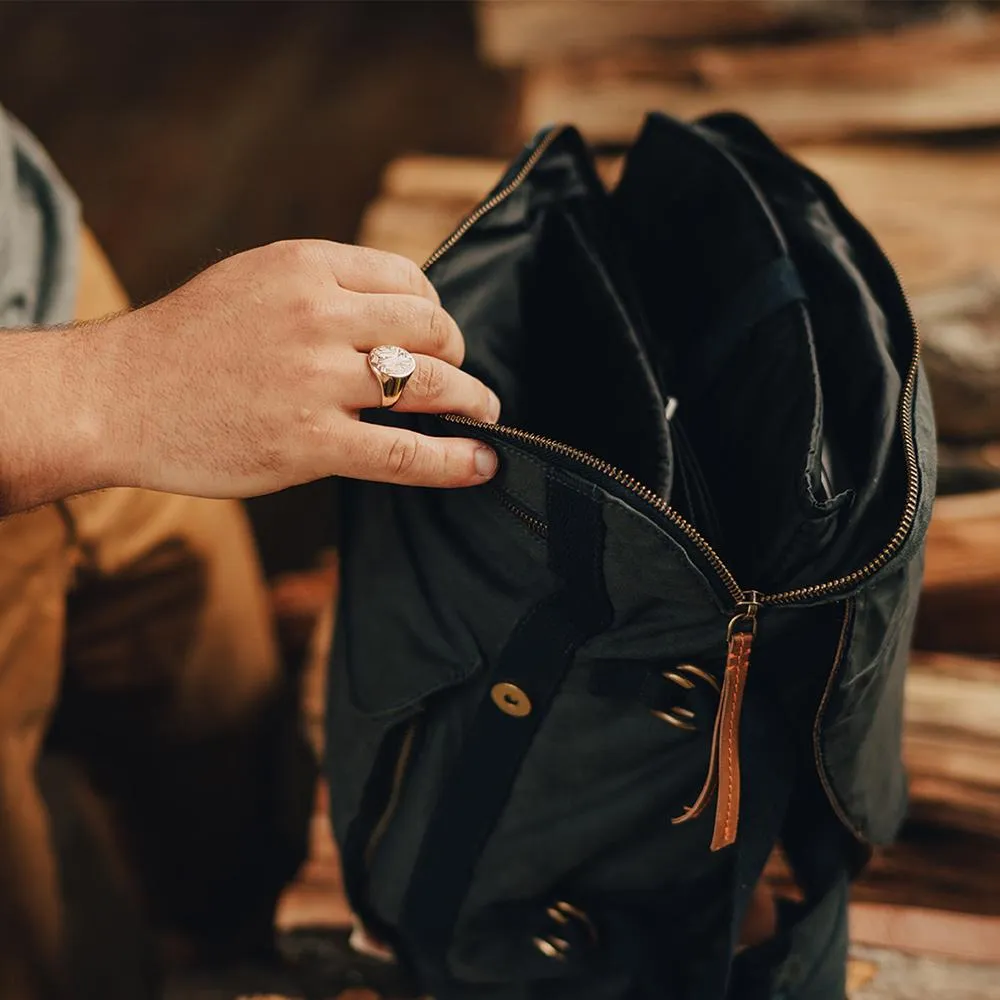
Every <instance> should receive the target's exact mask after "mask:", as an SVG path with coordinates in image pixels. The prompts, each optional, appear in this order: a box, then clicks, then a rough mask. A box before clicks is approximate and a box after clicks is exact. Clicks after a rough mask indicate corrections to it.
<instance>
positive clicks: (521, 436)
mask: <svg viewBox="0 0 1000 1000" xmlns="http://www.w3.org/2000/svg"><path fill="white" fill-rule="evenodd" d="M444 419H445V420H450V421H451V422H452V423H455V424H461V425H462V426H463V427H476V428H479V429H481V430H486V431H491V432H493V433H496V434H500V435H502V436H503V437H507V438H512V439H514V440H516V441H523V442H525V443H527V444H532V445H535V446H536V447H540V448H545V449H546V450H548V451H552V452H555V453H556V454H559V455H563V456H565V457H566V458H571V459H573V460H574V461H577V462H580V463H582V464H583V465H586V466H588V467H589V468H591V469H595V470H596V471H597V472H600V473H601V474H603V475H605V476H608V477H609V478H611V479H613V480H615V482H617V483H620V484H621V485H622V486H624V487H625V488H626V489H627V490H630V491H631V492H632V493H635V494H636V495H637V496H638V497H639V498H640V499H641V500H644V501H645V502H646V503H648V504H649V505H650V506H652V507H655V508H656V509H657V510H658V511H659V512H660V513H661V514H663V515H665V516H666V517H667V518H668V519H669V520H670V521H671V523H673V524H674V525H675V526H676V527H677V528H679V529H680V530H681V531H683V532H684V534H685V535H687V537H688V538H689V539H690V540H691V541H692V542H693V543H694V544H695V545H696V546H697V547H698V549H699V551H700V552H701V553H702V555H703V556H704V557H705V558H706V559H707V560H708V561H709V562H710V563H711V564H712V568H713V569H714V570H715V571H716V572H717V573H718V574H719V576H720V577H721V578H722V582H723V583H724V584H725V585H726V589H727V590H728V591H729V593H730V594H731V595H732V597H733V600H734V601H735V602H736V603H737V604H739V603H741V602H742V601H743V599H744V597H745V592H744V590H743V588H742V587H741V586H740V585H739V584H738V583H737V582H736V578H735V577H734V576H733V574H732V572H731V571H730V570H729V567H728V566H727V565H726V564H725V563H724V562H723V561H722V559H721V557H720V556H719V554H718V553H717V552H716V551H715V549H713V548H712V546H711V544H710V543H709V542H708V540H707V539H706V538H705V537H704V536H703V535H702V534H701V533H700V532H699V531H698V529H697V528H695V527H694V525H692V524H691V523H690V522H689V521H687V520H685V519H684V518H683V517H681V515H680V514H678V513H677V511H676V510H674V509H673V507H671V506H670V505H669V504H668V503H666V501H664V500H663V499H661V498H660V497H659V496H657V495H656V494H655V493H654V492H653V491H652V490H651V489H650V488H649V487H648V486H646V485H644V484H643V483H641V482H639V480H638V479H636V478H635V477H634V476H630V475H629V474H628V473H627V472H625V471H624V470H622V469H619V468H617V467H616V466H614V465H612V464H611V463H610V462H605V461H604V459H603V458H598V457H597V456H596V455H591V454H590V452H586V451H581V450H580V449H579V448H574V447H573V446H572V445H569V444H563V442H562V441H554V440H553V439H552V438H547V437H544V436H543V435H541V434H533V433H531V432H530V431H522V430H521V429H520V428H518V427H506V426H504V425H503V424H487V423H484V422H483V421H481V420H473V419H472V418H471V417H463V416H460V415H458V414H454V413H449V414H447V415H446V416H445V418H444ZM514 513H517V511H516V510H515V511H514Z"/></svg>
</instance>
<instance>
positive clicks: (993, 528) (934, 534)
mask: <svg viewBox="0 0 1000 1000" xmlns="http://www.w3.org/2000/svg"><path fill="white" fill-rule="evenodd" d="M998 609H1000V490H990V491H986V492H982V493H969V494H966V495H956V496H949V497H939V498H938V500H937V502H936V504H935V507H934V514H933V517H932V518H931V523H930V529H929V531H928V539H927V555H926V563H925V569H924V589H923V595H922V597H921V601H920V608H919V611H918V613H917V625H916V634H915V638H914V641H915V644H916V645H917V647H918V648H920V649H926V650H944V651H948V650H951V651H955V652H965V653H970V654H980V655H994V656H996V655H1000V614H998Z"/></svg>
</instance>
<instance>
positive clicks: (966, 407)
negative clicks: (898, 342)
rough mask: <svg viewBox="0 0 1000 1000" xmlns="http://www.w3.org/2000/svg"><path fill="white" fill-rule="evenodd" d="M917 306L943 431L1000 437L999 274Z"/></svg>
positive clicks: (944, 290) (948, 288)
mask: <svg viewBox="0 0 1000 1000" xmlns="http://www.w3.org/2000/svg"><path fill="white" fill-rule="evenodd" d="M997 221H1000V220H997ZM913 311H914V314H915V315H916V317H917V320H918V323H919V325H920V330H921V335H922V340H923V344H924V351H923V358H924V366H925V367H926V369H927V376H928V378H929V379H930V382H931V385H932V387H933V389H934V408H935V411H936V413H937V416H938V424H939V428H938V429H939V433H940V434H941V436H942V437H945V438H952V439H954V438H963V439H972V440H977V439H978V440H982V439H984V438H1000V275H998V274H996V273H984V274H981V275H974V276H970V277H969V278H967V279H966V280H965V281H962V282H959V283H957V284H954V285H949V286H946V287H944V288H941V289H939V290H937V291H935V292H928V293H925V294H924V295H922V296H920V297H918V298H916V299H914V302H913Z"/></svg>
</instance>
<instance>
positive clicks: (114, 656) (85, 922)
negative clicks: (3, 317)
mask: <svg viewBox="0 0 1000 1000" xmlns="http://www.w3.org/2000/svg"><path fill="white" fill-rule="evenodd" d="M123 302H124V297H123V296H122V294H121V292H120V289H119V288H118V286H117V283H116V282H115V281H114V279H113V277H112V275H111V273H110V270H109V269H108V268H107V265H106V262H105V261H104V259H103V256H102V255H101V254H100V252H99V251H98V250H97V248H96V245H94V244H93V242H92V241H91V240H90V239H89V237H88V238H87V240H86V241H85V247H84V280H83V283H82V288H81V297H80V308H79V314H80V318H90V317H93V316H96V315H101V314H104V313H107V312H110V311H113V310H115V309H117V308H120V307H121V306H122V304H123ZM296 714H297V713H296V702H295V699H294V697H292V696H291V695H290V692H289V691H288V685H287V684H286V682H285V680H284V677H283V674H282V671H281V668H280V665H279V661H278V656H277V652H276V647H275V641H274V638H273V635H272V629H271V624H270V621H269V609H268V605H267V602H266V594H265V590H264V586H263V581H262V577H261V571H260V568H259V565H258V563H257V559H256V556H255V553H254V549H253V542H252V538H251V535H250V532H249V528H248V525H247V522H246V519H245V517H244V515H243V512H242V510H241V508H240V506H239V505H238V504H235V503H230V502H224V501H207V500H198V499H191V498H186V497H176V496H168V495H165V494H154V493H148V492H144V491H141V490H109V491H106V492H102V493H96V494H91V495H86V496H82V497H78V498H74V499H70V500H68V501H66V502H65V503H61V504H56V505H51V506H48V507H44V508H40V509H38V510H34V511H30V512H27V513H23V514H17V515H14V516H10V517H7V518H5V519H2V520H0V998H3V1000H22V998H24V1000H28V998H30V1000H37V998H40V997H45V998H48V997H50V996H58V995H62V992H61V991H64V990H66V987H67V986H69V987H70V988H69V990H68V994H69V995H72V996H82V995H84V994H86V993H87V990H86V989H85V986H84V984H82V983H81V982H79V981H78V980H79V976H80V975H81V974H80V973H79V972H78V971H74V969H75V968H81V967H83V966H84V965H87V964H88V963H89V965H91V966H96V965H99V964H100V963H99V962H96V963H95V958H94V954H93V949H92V947H91V944H92V943H93V942H94V940H95V935H94V928H93V923H94V921H95V920H98V919H99V916H98V915H97V910H98V909H99V908H100V904H99V903H98V902H96V901H93V900H89V899H88V898H79V897H80V896H81V894H82V895H83V897H86V896H87V894H88V893H89V892H90V891H91V889H92V887H93V884H99V883H100V878H101V877H103V876H97V875H93V873H92V872H91V871H90V870H89V866H90V865H93V866H94V872H98V871H101V872H105V874H106V876H107V879H108V880H111V881H115V885H116V891H120V892H124V893H125V894H126V896H127V897H128V899H129V905H130V906H131V905H134V906H135V907H137V910H136V912H137V913H141V915H142V919H144V920H148V921H149V922H150V925H151V926H152V927H155V929H156V931H157V932H158V933H159V938H158V940H160V941H163V940H173V941H175V942H183V943H184V945H185V947H193V948H195V949H196V950H197V949H198V948H201V949H203V950H207V951H209V952H213V951H214V952H215V953H219V954H221V953H223V952H225V951H226V949H227V948H235V947H237V946H238V944H237V943H238V942H240V941H245V940H246V939H247V938H248V937H251V936H254V935H256V936H258V937H259V936H261V935H263V934H266V930H267V928H268V927H269V925H270V920H271V915H272V911H273V907H274V904H275V900H276V898H277V895H278V893H279V892H280V889H281V888H282V886H283V885H284V884H285V883H286V882H287V881H288V880H289V879H290V878H291V877H292V875H293V874H294V871H295V868H296V867H297V865H298V863H299V862H300V861H301V860H302V856H303V853H304V850H305V829H306V824H307V821H308V813H309V797H310V794H311V774H310V761H309V758H308V756H307V753H306V751H305V750H304V743H302V741H301V738H300V736H299V731H298V727H297V719H296ZM48 759H51V760H57V761H58V760H63V761H67V762H70V765H71V767H70V771H69V772H65V771H63V772H59V771H58V770H57V771H56V774H57V781H56V787H57V789H58V788H59V787H62V786H60V781H62V779H60V778H58V775H59V774H60V773H63V774H65V773H68V774H71V775H73V777H72V778H71V784H72V785H73V788H72V789H71V790H70V792H69V797H68V799H67V798H66V795H65V788H64V787H63V790H62V791H60V792H59V793H58V795H56V796H55V797H54V798H50V799H47V798H46V794H45V789H46V785H45V782H44V781H42V782H41V783H40V782H39V774H40V760H41V761H42V762H43V763H42V773H44V767H45V764H44V761H46V760H48ZM63 785H65V782H63ZM67 802H68V803H69V805H67ZM53 803H55V804H53ZM78 828H83V829H84V830H85V831H86V836H85V837H84V842H85V843H86V844H91V845H94V850H95V852H96V853H88V852H89V848H88V849H86V850H85V851H84V853H83V854H82V855H81V854H80V853H79V851H78V850H77V849H76V848H74V847H72V845H73V844H77V843H79V842H80V838H79V837H78V836H77V835H76V834H75V833H74V831H76V830H77V829H78ZM65 843H69V844H70V845H71V847H70V850H77V853H76V854H74V855H73V856H72V857H61V856H60V854H61V853H63V854H64V853H65V851H63V850H62V849H61V848H60V846H59V845H60V844H65ZM98 853H99V854H100V855H101V857H100V858H98V856H97V855H98ZM102 866H104V867H102ZM105 869H106V871H105ZM88 879H89V882H88ZM81 885H82V886H83V888H81ZM88 886H89V888H88ZM74 893H75V896H74ZM129 894H131V895H129ZM70 897H73V898H70ZM91 909H93V910H94V913H93V914H91V912H90V910H91ZM71 916H72V919H71ZM127 930H130V928H119V929H118V930H115V929H114V928H109V933H111V934H118V933H119V932H122V933H124V932H125V931H127ZM106 944H107V945H108V954H109V956H114V955H115V953H116V951H117V953H118V954H119V955H120V956H121V952H122V947H121V941H118V942H117V945H116V943H115V942H106ZM74 952H75V954H76V958H75V959H74V958H73V955H72V954H71V953H74ZM121 957H122V960H123V961H124V960H125V957H124V956H121ZM112 960H113V959H112ZM74 962H75V963H76V965H75V966H74ZM102 974H103V973H102Z"/></svg>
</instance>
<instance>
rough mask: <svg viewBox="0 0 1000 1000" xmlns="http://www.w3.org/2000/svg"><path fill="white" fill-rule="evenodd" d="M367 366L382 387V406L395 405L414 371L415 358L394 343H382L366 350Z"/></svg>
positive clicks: (415, 366) (415, 365)
mask: <svg viewBox="0 0 1000 1000" xmlns="http://www.w3.org/2000/svg"><path fill="white" fill-rule="evenodd" d="M368 367H369V368H371V370H372V372H373V373H374V375H375V378H377V379H378V384H379V386H380V387H381V389H382V403H381V405H382V406H385V407H388V406H395V405H396V403H397V402H398V401H399V397H400V396H401V395H402V394H403V389H405V388H406V383H407V381H408V380H409V378H410V376H411V375H412V374H413V373H414V371H416V368H417V362H416V359H415V358H414V357H413V355H412V354H410V352H409V351H407V350H404V349H403V348H402V347H396V346H395V345H394V344H382V345H381V346H380V347H375V348H372V350H371V351H369V352H368Z"/></svg>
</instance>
